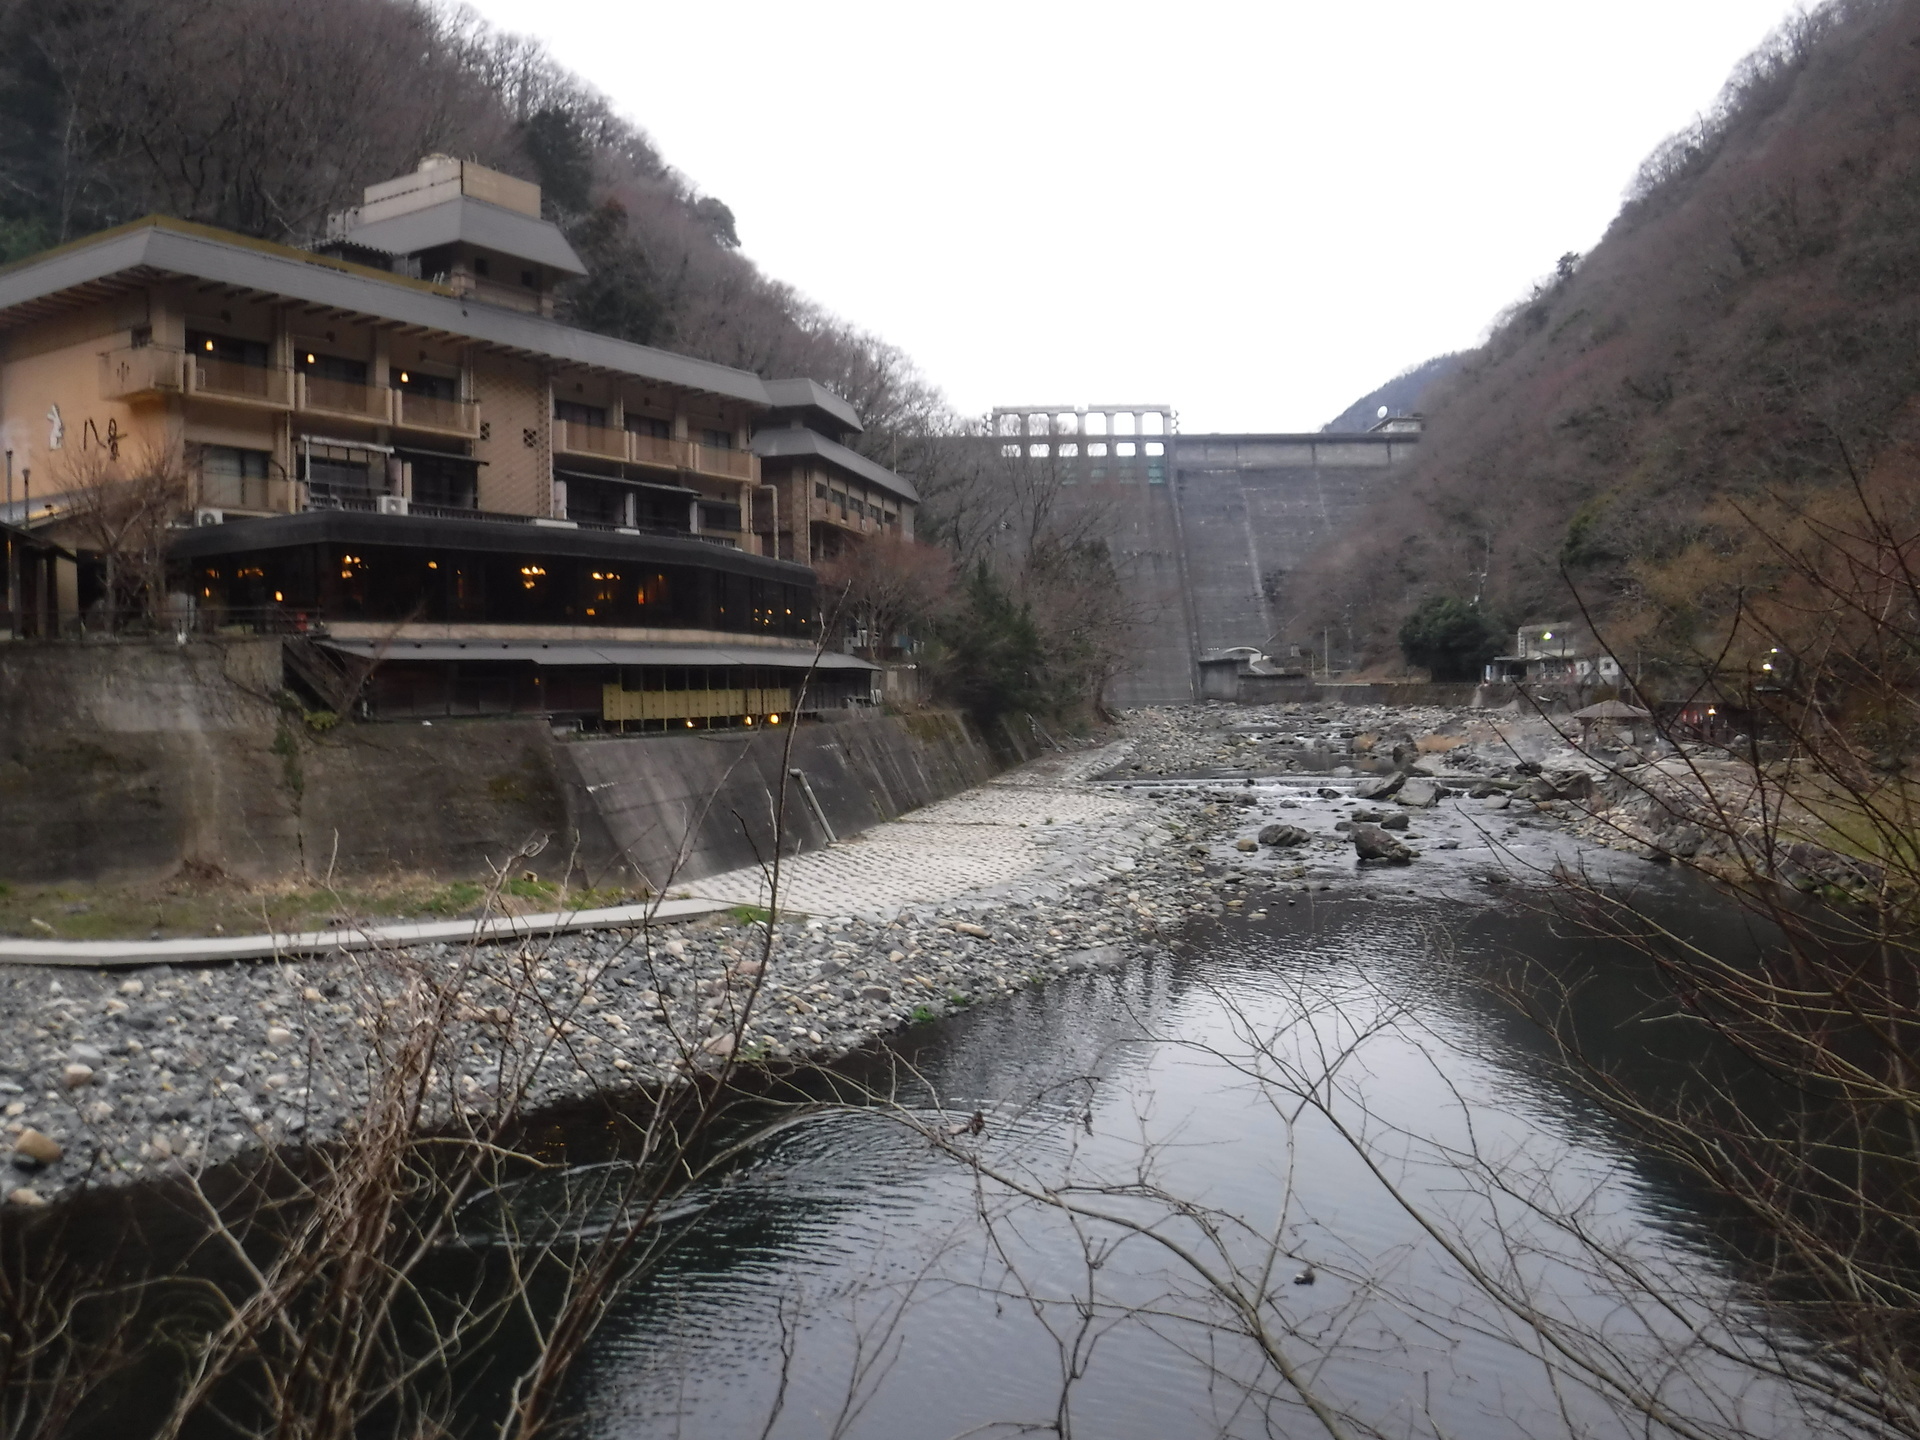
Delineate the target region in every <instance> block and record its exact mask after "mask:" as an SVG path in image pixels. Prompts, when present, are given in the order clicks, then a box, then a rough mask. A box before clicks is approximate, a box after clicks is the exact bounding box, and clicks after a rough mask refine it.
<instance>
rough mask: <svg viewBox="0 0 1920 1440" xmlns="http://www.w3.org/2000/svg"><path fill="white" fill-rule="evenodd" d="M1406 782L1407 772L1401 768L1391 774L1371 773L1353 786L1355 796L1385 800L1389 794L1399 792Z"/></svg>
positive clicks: (1359, 798)
mask: <svg viewBox="0 0 1920 1440" xmlns="http://www.w3.org/2000/svg"><path fill="white" fill-rule="evenodd" d="M1406 783H1407V777H1406V774H1405V772H1404V771H1400V770H1396V771H1394V772H1393V774H1391V775H1371V776H1369V777H1367V778H1366V779H1365V780H1362V781H1361V782H1360V783H1359V784H1358V785H1356V786H1354V787H1353V798H1354V799H1356V800H1384V799H1386V798H1387V797H1388V796H1389V795H1393V794H1396V793H1398V791H1399V789H1400V787H1401V786H1402V785H1405V784H1406Z"/></svg>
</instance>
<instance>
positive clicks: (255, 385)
mask: <svg viewBox="0 0 1920 1440" xmlns="http://www.w3.org/2000/svg"><path fill="white" fill-rule="evenodd" d="M187 389H188V391H189V392H190V393H191V394H194V395H199V396H203V397H205V398H206V399H209V400H222V401H227V402H230V403H236V404H242V405H264V406H271V407H272V408H274V409H276V410H285V409H287V408H288V407H289V406H290V405H291V404H292V403H293V375H292V372H290V371H287V370H276V369H273V368H272V367H270V366H266V365H243V364H240V363H239V362H238V361H234V360H221V359H219V358H217V357H215V356H212V355H199V354H191V355H188V356H187Z"/></svg>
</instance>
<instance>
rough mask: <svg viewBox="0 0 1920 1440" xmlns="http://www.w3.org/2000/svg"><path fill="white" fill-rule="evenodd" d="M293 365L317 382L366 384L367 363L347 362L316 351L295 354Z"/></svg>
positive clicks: (303, 351)
mask: <svg viewBox="0 0 1920 1440" xmlns="http://www.w3.org/2000/svg"><path fill="white" fill-rule="evenodd" d="M295 363H296V364H297V365H298V366H299V368H300V372H301V373H302V374H303V375H311V376H313V377H314V378H315V379H317V380H339V381H341V382H343V383H345V384H348V385H364V384H366V383H367V362H366V361H364V360H348V359H345V358H343V357H342V356H339V355H325V354H322V353H321V352H320V351H318V350H301V351H298V352H296V354H295Z"/></svg>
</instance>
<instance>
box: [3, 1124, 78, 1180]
mask: <svg viewBox="0 0 1920 1440" xmlns="http://www.w3.org/2000/svg"><path fill="white" fill-rule="evenodd" d="M65 1154H66V1151H64V1150H62V1149H61V1148H60V1142H59V1141H58V1140H56V1139H54V1138H53V1137H52V1136H51V1135H42V1134H41V1133H40V1132H39V1131H38V1130H34V1129H26V1130H22V1131H21V1132H20V1136H19V1138H18V1139H16V1140H15V1141H14V1142H13V1163H14V1164H15V1165H17V1166H19V1167H20V1168H21V1169H22V1170H37V1169H39V1168H40V1167H41V1166H43V1165H58V1164H59V1163H60V1157H61V1156H63V1155H65Z"/></svg>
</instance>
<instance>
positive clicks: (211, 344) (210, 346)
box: [207, 340, 213, 350]
mask: <svg viewBox="0 0 1920 1440" xmlns="http://www.w3.org/2000/svg"><path fill="white" fill-rule="evenodd" d="M212 348H213V341H211V340H209V341H207V349H209V350H211V349H212Z"/></svg>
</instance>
